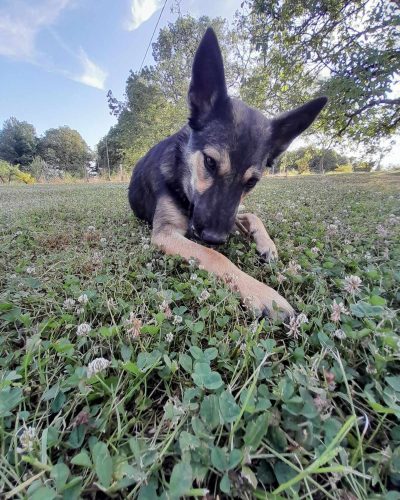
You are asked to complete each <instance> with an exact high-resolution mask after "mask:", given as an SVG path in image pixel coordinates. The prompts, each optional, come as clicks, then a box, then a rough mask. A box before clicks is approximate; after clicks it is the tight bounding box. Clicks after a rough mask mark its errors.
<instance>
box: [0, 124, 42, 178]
mask: <svg viewBox="0 0 400 500" xmlns="http://www.w3.org/2000/svg"><path fill="white" fill-rule="evenodd" d="M37 142H38V140H37V137H36V131H35V127H34V126H33V125H31V124H30V123H28V122H23V121H19V120H17V119H16V118H14V117H11V118H9V119H8V120H6V121H5V122H4V125H3V128H2V129H1V131H0V158H1V159H3V160H5V161H7V162H9V163H11V164H13V165H21V168H22V169H23V170H25V169H26V167H27V166H28V165H29V164H30V163H31V162H32V160H33V157H34V156H35V154H36V148H37Z"/></svg>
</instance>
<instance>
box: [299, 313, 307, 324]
mask: <svg viewBox="0 0 400 500" xmlns="http://www.w3.org/2000/svg"><path fill="white" fill-rule="evenodd" d="M297 322H298V323H299V325H303V324H304V323H308V318H307V316H306V315H305V314H304V313H300V314H299V315H298V316H297Z"/></svg>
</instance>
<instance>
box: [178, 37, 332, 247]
mask: <svg viewBox="0 0 400 500" xmlns="http://www.w3.org/2000/svg"><path fill="white" fill-rule="evenodd" d="M326 102H327V99H326V98H325V97H320V98H318V99H315V100H313V101H310V102H308V103H307V104H305V105H303V106H301V107H299V108H297V109H294V110H292V111H289V112H287V113H285V114H283V115H280V116H278V117H276V118H274V119H272V120H268V119H267V118H266V117H265V116H264V115H263V114H262V113H260V112H259V111H257V110H256V109H253V108H251V107H249V106H247V105H246V104H244V103H243V102H242V101H240V100H238V99H233V98H230V97H228V93H227V88H226V83H225V74H224V65H223V61H222V55H221V51H220V48H219V45H218V41H217V37H216V36H215V33H214V31H213V30H212V29H211V28H208V30H207V31H206V33H205V35H204V37H203V39H202V41H201V42H200V45H199V47H198V49H197V52H196V55H195V58H194V62H193V69H192V79H191V83H190V88H189V106H190V118H189V125H190V127H191V135H190V140H189V145H188V149H187V162H188V164H189V166H190V175H191V181H190V182H191V189H190V191H191V201H192V215H191V220H190V229H191V231H192V232H193V234H194V235H195V236H197V237H198V238H200V239H201V240H203V241H204V242H206V243H210V244H220V243H223V242H224V241H225V240H226V238H227V236H228V234H229V232H230V231H231V230H232V228H233V226H234V223H235V217H236V213H237V209H238V206H239V204H240V201H241V199H242V198H243V196H244V195H246V194H247V193H248V192H250V191H251V190H252V189H253V188H254V186H255V185H256V184H257V182H258V181H259V180H260V178H261V176H262V174H263V170H264V168H265V167H266V166H267V165H271V163H272V161H273V160H274V159H275V158H276V157H277V156H278V155H280V154H281V153H282V152H283V151H285V149H286V148H287V147H288V146H289V144H290V143H291V142H292V140H293V139H294V138H295V137H297V136H298V135H299V134H301V133H302V132H303V131H304V130H305V129H306V128H307V127H309V125H311V123H312V122H313V121H314V119H315V118H316V116H317V115H318V113H319V112H320V111H321V109H322V108H323V107H324V106H325V104H326Z"/></svg>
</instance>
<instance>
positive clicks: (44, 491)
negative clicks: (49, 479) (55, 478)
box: [29, 486, 57, 500]
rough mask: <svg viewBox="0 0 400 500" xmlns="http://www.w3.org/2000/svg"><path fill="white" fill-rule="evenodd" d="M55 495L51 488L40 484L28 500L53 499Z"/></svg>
mask: <svg viewBox="0 0 400 500" xmlns="http://www.w3.org/2000/svg"><path fill="white" fill-rule="evenodd" d="M56 496H57V493H56V492H55V491H54V490H53V489H52V488H48V487H47V486H41V487H40V488H38V489H37V490H35V492H34V493H33V495H32V496H30V497H29V500H53V499H54V498H56Z"/></svg>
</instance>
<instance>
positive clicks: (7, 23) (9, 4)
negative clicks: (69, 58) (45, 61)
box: [0, 0, 71, 62]
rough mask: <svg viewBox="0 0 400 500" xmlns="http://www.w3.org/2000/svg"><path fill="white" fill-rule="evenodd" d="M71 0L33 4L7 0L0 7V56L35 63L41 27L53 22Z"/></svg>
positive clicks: (46, 0)
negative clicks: (36, 45)
mask: <svg viewBox="0 0 400 500" xmlns="http://www.w3.org/2000/svg"><path fill="white" fill-rule="evenodd" d="M70 3H71V0H41V1H40V2H35V4H34V5H32V4H29V3H27V2H25V1H23V0H8V1H7V0H6V3H5V5H3V6H2V7H1V8H0V55H3V56H6V57H10V58H14V59H20V60H24V61H29V62H36V61H37V59H38V57H39V54H38V53H37V50H36V47H35V41H36V36H37V35H38V33H39V32H40V30H41V29H42V28H44V27H46V26H50V25H51V24H53V23H54V22H55V21H56V19H57V18H58V16H59V15H60V13H61V12H62V11H63V10H64V9H65V8H66V7H67V6H68V4H70Z"/></svg>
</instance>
